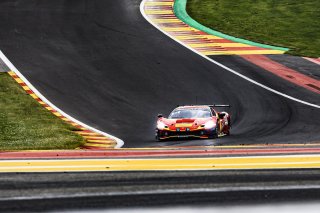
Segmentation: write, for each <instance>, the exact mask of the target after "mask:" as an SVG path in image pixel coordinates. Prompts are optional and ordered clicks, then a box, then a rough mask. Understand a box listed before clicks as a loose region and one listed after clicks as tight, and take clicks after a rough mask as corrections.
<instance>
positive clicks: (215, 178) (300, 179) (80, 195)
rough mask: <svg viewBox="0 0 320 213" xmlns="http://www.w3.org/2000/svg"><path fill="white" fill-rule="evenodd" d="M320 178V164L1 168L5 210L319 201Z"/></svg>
mask: <svg viewBox="0 0 320 213" xmlns="http://www.w3.org/2000/svg"><path fill="white" fill-rule="evenodd" d="M319 178H320V172H319V170H290V171H289V170H275V171H272V170H269V171H220V172H218V171H211V172H209V171H198V172H182V171H181V172H171V171H167V172H165V171H162V172H91V173H56V174H46V173H30V174H23V173H21V174H16V175H13V174H12V173H11V174H0V180H1V182H0V211H1V212H38V211H39V212H40V211H41V212H43V211H51V212H52V211H63V212H66V211H67V210H69V211H80V210H85V211H86V212H90V211H93V210H102V209H110V208H111V209H112V208H113V209H118V208H133V207H140V208H141V207H152V208H156V207H165V206H171V207H174V206H194V207H196V206H199V207H203V206H230V205H235V206H237V205H239V204H241V205H244V204H247V205H253V204H270V203H273V204H275V203H283V202H296V201H299V202H304V201H313V202H319V194H320V188H319V186H320V182H319Z"/></svg>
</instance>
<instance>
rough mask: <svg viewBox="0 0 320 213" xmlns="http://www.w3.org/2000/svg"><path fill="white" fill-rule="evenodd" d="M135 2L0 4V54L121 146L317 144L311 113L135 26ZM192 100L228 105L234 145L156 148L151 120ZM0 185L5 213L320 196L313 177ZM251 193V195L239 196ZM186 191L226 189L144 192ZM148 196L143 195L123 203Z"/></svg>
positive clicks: (92, 176) (51, 177)
mask: <svg viewBox="0 0 320 213" xmlns="http://www.w3.org/2000/svg"><path fill="white" fill-rule="evenodd" d="M139 4H140V0H130V1H129V0H116V1H111V0H96V1H94V0H90V1H89V0H88V1H84V0H64V1H63V0H55V1H52V0H32V1H31V0H29V1H26V0H19V1H18V0H2V1H1V2H0V29H1V31H0V49H1V50H2V51H3V52H4V53H5V54H6V55H7V57H8V58H9V59H10V60H11V61H12V62H13V64H14V65H16V66H17V68H18V69H19V70H20V71H21V72H22V73H23V74H24V75H25V76H26V77H27V78H28V79H29V80H30V81H31V82H32V84H34V85H35V86H36V88H38V89H39V90H40V91H41V92H42V93H43V94H44V95H45V96H46V97H47V98H48V99H49V100H51V101H52V102H53V103H54V104H56V105H57V106H58V107H59V108H61V109H63V110H64V111H65V112H67V113H69V114H70V115H72V116H74V117H76V118H78V119H79V120H81V121H83V122H85V123H87V124H89V125H92V126H94V127H96V128H98V129H100V130H103V131H106V132H108V133H111V134H114V135H115V136H118V137H120V138H122V139H124V140H125V146H126V147H145V146H163V145H169V144H172V145H196V144H199V145H210V144H253V143H287V142H289V143H302V142H310V141H319V139H320V135H319V128H320V120H319V119H317V118H319V115H320V112H319V110H317V109H313V108H311V107H307V106H304V105H302V104H299V103H295V102H293V101H290V100H287V99H285V98H282V97H280V96H278V95H274V94H272V93H270V92H268V91H265V90H263V89H261V88H258V87H257V86H255V85H252V84H251V83H248V82H246V81H245V80H242V79H240V78H239V77H236V76H235V75H233V74H231V73H229V72H227V71H226V70H223V69H222V68H220V67H218V66H216V65H214V64H212V63H210V62H208V61H206V60H204V59H202V58H201V57H199V56H197V55H195V54H194V53H192V52H190V51H189V50H187V49H185V48H184V47H181V46H180V45H178V44H177V43H175V42H174V41H172V40H170V39H169V38H167V37H166V36H164V35H162V34H161V33H159V32H158V31H157V30H156V29H154V28H153V27H152V26H151V25H150V24H148V23H147V22H146V21H145V20H144V19H143V18H142V16H141V15H140V11H139ZM213 58H214V59H216V60H217V61H219V62H222V63H223V64H225V65H227V66H230V67H231V68H233V69H235V70H237V71H239V72H240V73H243V74H246V75H247V76H249V77H251V78H253V79H255V80H257V81H259V82H260V83H263V84H266V85H267V86H270V87H272V88H274V89H277V90H279V91H282V92H285V93H287V94H288V95H292V96H294V97H297V98H302V99H303V100H305V101H309V102H312V103H317V104H320V100H319V95H316V94H314V93H312V92H309V91H306V90H305V89H303V88H298V87H296V86H294V85H292V84H290V83H288V82H286V81H283V80H281V79H279V78H277V77H274V76H273V75H272V74H269V73H268V72H266V71H264V70H261V69H260V68H258V67H255V66H254V65H251V64H250V63H248V62H245V61H244V60H243V59H241V58H240V57H238V56H229V57H226V56H216V57H213ZM196 99H197V101H198V103H210V104H211V103H229V104H231V105H232V106H233V107H232V108H231V113H232V115H233V123H234V125H233V130H232V136H230V137H225V138H222V139H218V140H215V141H210V140H200V141H199V140H194V141H186V142H183V141H180V142H166V143H155V142H154V141H153V128H154V126H153V125H154V121H155V115H156V114H157V113H159V112H162V113H164V114H168V113H169V112H170V111H171V109H172V108H174V107H175V106H176V105H177V104H194V103H195V101H196ZM0 180H1V181H0V192H1V193H0V204H1V205H0V211H3V212H8V211H10V212H12V211H25V212H34V211H48V210H57V211H59V210H68V209H69V210H80V209H81V210H88V209H90V208H92V209H104V208H119V207H122V208H124V207H141V206H144V207H146V206H175V205H184V206H185V205H198V206H204V205H228V206H229V205H230V204H235V205H237V204H243V203H248V204H252V203H255V204H256V203H270V202H272V203H275V202H281V201H296V200H299V201H305V200H318V199H319V193H320V191H319V189H318V188H317V187H314V188H313V186H319V185H320V184H319V181H318V180H319V172H318V170H297V171H288V170H283V171H280V170H276V171H260V172H258V171H252V172H250V171H229V172H218V171H212V172H206V171H200V172H173V171H170V172H111V173H110V172H107V173H104V172H98V173H51V174H48V173H40V174H37V173H36V174H34V173H31V174H1V175H0ZM250 185H251V186H254V187H255V186H257V187H258V189H257V190H256V191H247V190H240V189H239V187H237V186H244V187H248V186H250ZM264 186H273V187H277V186H282V187H286V186H287V187H288V188H287V189H285V190H267V189H263V188H261V187H264ZM292 186H294V187H295V188H294V189H290V187H292ZM304 186H309V187H307V188H304ZM192 187H193V188H195V189H199V188H206V189H207V188H210V187H211V188H213V189H215V188H217V187H229V189H230V191H226V192H220V193H214V192H200V191H198V192H194V193H175V192H174V191H173V192H172V193H168V194H165V193H164V194H157V193H156V192H154V190H157V189H173V190H175V189H190V188H192ZM259 187H260V189H259ZM299 187H300V188H299ZM146 190H150V191H151V192H153V194H141V195H136V194H135V195H132V192H139V191H146ZM126 192H128V194H127V195H122V196H115V195H112V193H120V194H121V193H122V194H125V193H126ZM108 193H110V194H109V195H108ZM130 193H131V195H130ZM77 196H78V197H77ZM79 196H80V197H79ZM46 197H47V198H46Z"/></svg>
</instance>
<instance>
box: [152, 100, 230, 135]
mask: <svg viewBox="0 0 320 213" xmlns="http://www.w3.org/2000/svg"><path fill="white" fill-rule="evenodd" d="M216 107H230V105H188V106H178V107H177V108H175V109H174V110H173V111H172V112H171V113H170V115H169V116H168V118H164V117H163V116H162V115H161V114H159V115H158V120H157V127H156V140H158V141H161V140H165V139H170V138H217V137H219V136H223V135H229V134H230V128H231V123H230V120H231V119H230V115H229V114H228V113H227V112H218V111H216V109H215V108H216Z"/></svg>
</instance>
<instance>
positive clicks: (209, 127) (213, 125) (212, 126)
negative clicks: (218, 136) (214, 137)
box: [204, 121, 216, 129]
mask: <svg viewBox="0 0 320 213" xmlns="http://www.w3.org/2000/svg"><path fill="white" fill-rule="evenodd" d="M204 128H205V129H212V128H216V124H215V123H214V122H213V121H208V122H207V123H206V124H205V125H204Z"/></svg>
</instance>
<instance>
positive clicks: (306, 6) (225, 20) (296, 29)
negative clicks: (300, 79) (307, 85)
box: [187, 0, 320, 57]
mask: <svg viewBox="0 0 320 213" xmlns="http://www.w3.org/2000/svg"><path fill="white" fill-rule="evenodd" d="M187 12H188V14H189V15H190V16H191V17H192V18H193V19H195V20H196V21H198V22H199V23H201V24H203V25H205V26H207V27H209V28H212V29H214V30H217V31H220V32H223V33H225V34H228V35H231V36H235V37H239V38H244V39H247V40H251V41H255V42H260V43H264V44H270V45H275V46H282V47H288V48H290V49H291V50H290V51H289V52H288V53H289V54H293V55H302V56H310V57H319V56H320V1H319V0H305V1H295V0H241V1H234V0H188V2H187Z"/></svg>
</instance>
